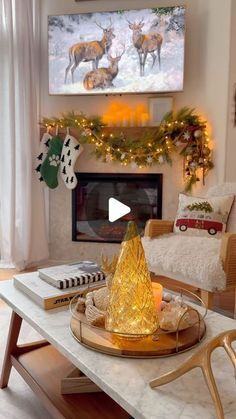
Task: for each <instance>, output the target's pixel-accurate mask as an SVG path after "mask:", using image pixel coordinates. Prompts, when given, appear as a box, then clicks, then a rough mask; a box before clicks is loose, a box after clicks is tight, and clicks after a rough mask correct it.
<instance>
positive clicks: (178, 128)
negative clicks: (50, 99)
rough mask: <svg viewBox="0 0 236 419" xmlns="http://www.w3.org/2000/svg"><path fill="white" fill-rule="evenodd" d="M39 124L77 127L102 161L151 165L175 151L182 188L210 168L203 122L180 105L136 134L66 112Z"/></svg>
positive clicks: (135, 165)
mask: <svg viewBox="0 0 236 419" xmlns="http://www.w3.org/2000/svg"><path fill="white" fill-rule="evenodd" d="M41 125H42V126H44V127H45V128H47V129H48V128H53V127H56V126H58V127H59V128H67V127H70V128H77V129H79V132H80V141H81V142H82V143H88V144H92V145H94V154H95V156H96V157H97V158H98V159H100V158H102V159H103V161H104V162H106V163H109V162H112V161H114V162H119V163H120V164H121V165H123V166H127V165H129V164H131V165H132V167H135V168H137V167H139V168H140V169H141V168H143V167H151V166H152V165H154V164H163V163H165V162H167V163H169V164H171V163H172V158H171V155H172V153H173V152H178V153H179V154H180V155H181V156H182V157H183V167H184V180H185V190H186V191H190V190H191V188H192V186H193V185H194V184H195V183H196V182H197V181H199V180H200V178H199V176H200V175H201V173H202V177H203V182H204V178H205V176H206V174H207V173H208V171H209V170H210V169H212V168H213V163H212V152H211V149H210V147H209V138H208V135H207V130H206V122H205V121H202V120H201V118H200V116H199V115H197V114H196V113H195V111H194V109H189V108H187V107H184V108H182V109H180V111H178V112H177V113H176V114H174V113H173V112H170V113H168V114H167V115H166V116H165V117H164V118H163V120H162V122H161V124H160V126H159V127H158V128H157V129H156V130H154V129H153V127H152V128H148V127H146V128H145V130H140V136H139V138H133V137H131V136H129V135H128V130H125V129H124V130H123V131H124V132H122V129H121V130H120V131H119V132H117V128H116V129H114V132H112V131H111V128H110V129H109V132H107V130H106V127H105V125H104V124H103V123H102V119H101V118H100V117H91V118H90V117H86V116H85V115H83V114H76V113H74V112H70V113H68V114H63V115H62V117H61V118H55V117H54V118H43V120H42V122H41Z"/></svg>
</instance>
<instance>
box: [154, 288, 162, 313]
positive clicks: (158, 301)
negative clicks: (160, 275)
mask: <svg viewBox="0 0 236 419" xmlns="http://www.w3.org/2000/svg"><path fill="white" fill-rule="evenodd" d="M152 290H153V295H154V300H155V306H156V309H157V311H161V302H162V290H163V288H162V285H161V284H158V283H157V282H152Z"/></svg>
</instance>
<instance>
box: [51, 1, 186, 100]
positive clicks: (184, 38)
mask: <svg viewBox="0 0 236 419" xmlns="http://www.w3.org/2000/svg"><path fill="white" fill-rule="evenodd" d="M79 1H83V0H79ZM166 7H172V8H173V9H174V8H175V7H181V8H184V10H185V13H184V18H185V19H184V30H183V57H182V59H183V68H182V80H183V81H182V88H181V89H178V90H175V89H172V90H171V89H170V90H144V91H110V92H107V91H102V90H100V91H97V92H94V93H90V92H89V91H88V92H75V93H73V92H58V93H57V92H51V89H50V69H49V67H50V66H49V59H50V55H49V18H51V17H59V16H70V15H83V14H95V13H115V12H118V11H119V10H117V9H114V10H99V11H83V12H79V13H65V14H53V15H48V24H47V35H48V44H47V45H48V48H47V53H48V94H49V96H95V97H96V96H101V95H103V96H122V95H137V94H139V95H152V94H155V95H157V94H160V95H165V94H171V93H181V92H183V90H184V80H185V56H186V5H183V4H178V5H175V6H166ZM148 9H152V7H147V8H146V9H145V8H143V7H140V8H135V9H122V11H125V12H129V11H131V12H132V11H140V10H148ZM72 45H73V44H72ZM156 65H158V64H156Z"/></svg>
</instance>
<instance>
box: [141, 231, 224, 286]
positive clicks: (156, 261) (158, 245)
mask: <svg viewBox="0 0 236 419" xmlns="http://www.w3.org/2000/svg"><path fill="white" fill-rule="evenodd" d="M142 243H143V247H144V251H145V255H146V259H147V262H148V266H149V269H150V270H151V271H152V272H155V273H156V274H160V275H163V274H164V273H163V272H166V273H169V274H172V275H173V276H172V278H173V277H174V275H175V274H178V278H176V279H179V280H180V278H181V277H182V278H183V282H186V283H187V282H188V283H189V284H190V285H191V284H192V285H195V286H199V287H200V288H203V289H206V290H217V289H218V290H220V289H224V288H225V284H226V278H225V273H224V271H223V267H222V263H221V259H220V240H219V239H216V238H208V237H194V236H191V237H190V236H180V235H179V234H173V233H172V234H166V235H163V236H161V237H160V238H155V239H150V238H149V237H143V239H142ZM166 276H168V275H166Z"/></svg>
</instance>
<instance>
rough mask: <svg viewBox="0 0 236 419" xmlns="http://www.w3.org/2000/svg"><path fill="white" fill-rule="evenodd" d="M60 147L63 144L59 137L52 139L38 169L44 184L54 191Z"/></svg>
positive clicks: (56, 182) (56, 183)
mask: <svg viewBox="0 0 236 419" xmlns="http://www.w3.org/2000/svg"><path fill="white" fill-rule="evenodd" d="M62 145H63V142H62V139H61V138H60V137H53V138H52V139H51V141H50V144H49V149H48V153H47V156H46V158H45V160H44V161H43V163H42V166H41V169H40V173H41V175H42V177H43V179H44V181H45V183H46V184H47V186H48V187H49V188H51V189H55V188H56V187H57V186H58V180H57V175H58V169H59V165H60V158H61V150H62Z"/></svg>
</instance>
